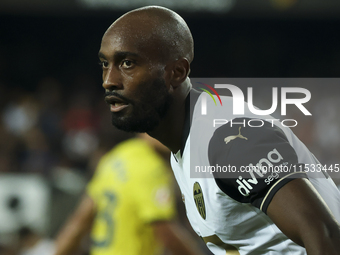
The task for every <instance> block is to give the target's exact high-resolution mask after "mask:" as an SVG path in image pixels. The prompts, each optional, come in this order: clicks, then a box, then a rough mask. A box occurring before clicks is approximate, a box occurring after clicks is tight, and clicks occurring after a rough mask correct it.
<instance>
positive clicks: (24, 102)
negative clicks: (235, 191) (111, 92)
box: [0, 14, 340, 255]
mask: <svg viewBox="0 0 340 255" xmlns="http://www.w3.org/2000/svg"><path fill="white" fill-rule="evenodd" d="M183 16H184V17H185V15H183ZM115 17H118V14H117V15H113V16H110V17H105V18H102V17H92V18H85V17H77V18H70V17H64V18H58V17H53V18H47V17H22V16H10V15H5V16H3V17H0V21H1V22H0V28H1V39H0V254H1V255H12V254H19V253H16V252H17V251H10V250H11V249H13V247H14V248H15V249H14V250H16V248H18V247H20V246H25V245H26V243H27V242H29V240H31V239H32V238H33V239H34V238H38V237H37V236H36V234H35V233H39V234H43V235H44V236H45V237H54V235H55V234H56V232H57V231H58V229H59V228H60V226H61V224H62V223H63V222H64V220H65V219H66V217H67V215H68V214H69V213H70V211H71V210H72V209H73V207H74V205H75V204H76V202H77V200H78V198H79V195H80V194H81V193H82V191H83V189H84V187H85V185H86V183H87V181H88V180H89V178H90V177H91V176H92V173H93V170H94V169H95V166H96V163H97V161H98V159H99V157H100V156H101V155H103V153H104V152H106V151H107V150H108V149H109V148H111V147H112V146H113V145H114V144H116V143H118V142H119V141H121V140H124V139H126V138H127V137H128V136H129V135H127V134H125V133H122V132H119V131H117V130H115V129H114V128H113V127H112V126H111V123H110V113H109V110H108V108H107V106H106V104H105V102H104V100H103V91H102V89H101V83H100V69H99V68H97V69H96V66H95V62H96V54H97V51H98V49H99V44H100V39H101V35H102V34H103V32H104V31H105V29H106V27H107V26H108V25H109V24H110V23H111V21H113V20H114V19H115ZM187 21H188V24H189V26H190V27H191V28H192V31H193V35H194V38H195V39H196V59H195V60H194V62H193V66H192V75H191V76H192V77H218V76H219V77H228V76H229V77H267V76H269V77H275V76H276V77H284V76H286V77H289V76H295V77H296V76H299V77H306V76H309V77H315V76H321V77H328V76H333V77H336V76H339V74H340V46H339V44H338V40H337V39H338V36H339V35H335V34H334V33H333V32H335V31H336V30H334V28H335V27H336V26H337V25H338V24H339V21H337V22H335V24H334V21H324V22H323V23H322V22H319V21H315V20H309V21H306V20H305V21H300V20H295V21H294V20H288V21H283V20H276V21H275V20H274V21H270V22H269V23H268V22H267V21H268V20H255V21H253V22H251V21H250V20H248V21H247V22H246V21H243V20H238V19H236V20H230V19H224V18H223V17H205V18H198V17H197V16H188V17H187ZM332 22H333V23H332ZM331 23H332V24H331ZM5 24H6V25H5ZM216 24H218V25H216ZM231 24H232V26H233V27H234V28H233V29H230V30H227V31H225V33H224V34H222V32H223V31H222V30H221V28H223V29H228V28H230V26H231ZM221 34H222V35H221ZM337 34H338V33H337ZM207 38H208V39H207ZM338 83H339V81H335V82H334V84H332V85H331V86H330V87H327V88H323V87H320V85H313V84H301V85H300V86H301V87H305V88H308V89H309V90H310V91H311V93H312V100H311V101H310V102H309V103H308V109H310V111H311V112H312V114H313V117H310V118H305V119H303V121H301V122H299V125H298V127H296V128H294V129H293V131H294V132H295V133H296V134H297V135H298V137H299V138H300V139H301V140H302V141H303V142H304V143H305V144H306V145H307V147H309V148H310V150H311V151H312V152H313V153H314V154H315V155H316V156H317V157H318V159H319V160H320V161H321V162H322V163H323V164H335V163H340V136H339V133H340V119H339V111H338V109H340V86H339V84H338ZM292 114H293V117H294V113H292ZM298 117H299V116H298ZM32 176H34V177H32ZM339 176H340V175H339V174H338V176H336V175H335V177H336V178H337V177H339ZM337 182H338V184H339V183H340V179H339V178H338V179H337ZM35 192H38V193H39V194H41V193H43V194H44V195H41V197H38V198H37V197H35V198H34V194H35ZM179 203H180V202H179ZM180 215H181V216H182V217H184V216H183V215H184V212H182V211H180ZM32 231H33V232H32ZM30 238H31V239H30ZM46 245H48V244H46ZM6 247H7V248H6ZM85 250H86V249H85Z"/></svg>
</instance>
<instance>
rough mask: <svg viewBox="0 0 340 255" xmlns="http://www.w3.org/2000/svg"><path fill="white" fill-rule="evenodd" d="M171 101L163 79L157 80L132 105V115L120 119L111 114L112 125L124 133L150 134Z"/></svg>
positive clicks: (165, 112) (115, 114)
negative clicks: (137, 101)
mask: <svg viewBox="0 0 340 255" xmlns="http://www.w3.org/2000/svg"><path fill="white" fill-rule="evenodd" d="M140 86H141V87H146V86H145V85H144V84H140ZM172 101H173V100H172V97H171V95H170V94H169V93H168V91H167V88H166V85H165V81H164V79H163V78H159V79H157V80H155V81H154V82H153V84H152V88H149V89H147V91H145V93H143V94H142V95H141V100H140V102H139V103H136V104H133V107H134V112H133V114H132V115H130V116H121V117H120V116H119V113H118V114H117V113H112V124H113V125H114V126H115V127H116V128H118V129H120V130H123V131H126V132H136V133H148V132H151V131H153V130H154V129H155V128H156V127H157V126H158V125H159V123H160V122H161V120H162V119H163V118H164V117H165V116H166V114H167V112H168V110H169V108H170V105H171V104H172ZM151 102H152V103H151ZM117 115H118V116H117Z"/></svg>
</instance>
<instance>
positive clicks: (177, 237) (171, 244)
mask: <svg viewBox="0 0 340 255" xmlns="http://www.w3.org/2000/svg"><path fill="white" fill-rule="evenodd" d="M152 226H153V229H154V232H155V235H156V237H157V239H158V240H159V241H160V242H161V243H162V244H163V245H164V246H165V247H166V248H167V249H168V250H170V251H171V252H172V254H173V255H203V253H202V252H201V251H200V250H199V249H198V248H197V242H196V241H195V240H194V239H193V238H192V237H191V235H190V234H189V232H188V231H187V230H186V229H184V228H183V227H181V226H180V225H179V224H177V223H174V222H168V221H160V222H154V223H152Z"/></svg>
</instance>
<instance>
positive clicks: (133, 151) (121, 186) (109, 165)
mask: <svg viewBox="0 0 340 255" xmlns="http://www.w3.org/2000/svg"><path fill="white" fill-rule="evenodd" d="M87 193H88V195H89V196H90V197H91V198H92V199H93V201H94V202H95V204H96V209H97V215H96V218H95V220H94V224H93V227H92V232H91V238H92V241H93V243H92V247H91V253H90V254H91V255H109V254H110V255H113V254H114V255H137V254H138V255H141V254H142V255H144V254H148V255H153V254H160V253H161V252H162V248H161V246H160V244H158V243H157V242H156V240H155V236H154V233H153V230H152V227H151V226H150V223H151V222H155V221H161V220H171V219H172V218H173V217H174V214H175V203H174V197H173V191H172V178H171V175H170V171H168V170H167V166H166V165H165V163H164V161H163V159H162V158H161V157H160V156H159V155H158V154H157V153H156V152H155V151H154V150H153V148H151V147H150V145H148V144H147V142H145V141H144V140H142V139H138V138H134V139H129V140H127V141H125V142H122V143H121V144H119V145H117V146H116V147H114V148H113V149H112V150H111V151H109V152H108V153H107V154H105V155H104V156H103V157H102V158H101V160H100V161H99V164H98V166H97V169H96V172H95V174H94V176H93V178H92V180H91V181H90V183H89V184H88V186H87Z"/></svg>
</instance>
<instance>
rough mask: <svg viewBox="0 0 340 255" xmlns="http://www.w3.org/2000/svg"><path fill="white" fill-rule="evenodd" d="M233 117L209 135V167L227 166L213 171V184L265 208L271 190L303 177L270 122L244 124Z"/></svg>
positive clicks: (292, 153) (284, 139) (289, 148)
mask: <svg viewBox="0 0 340 255" xmlns="http://www.w3.org/2000/svg"><path fill="white" fill-rule="evenodd" d="M249 120H250V119H249V118H236V119H233V120H232V124H231V123H229V124H225V125H223V126H221V127H219V128H217V129H216V130H215V132H214V134H213V135H212V137H211V139H210V142H209V148H208V158H209V163H210V165H211V166H219V167H223V166H227V167H228V168H225V169H229V170H228V171H225V172H223V171H220V172H214V177H215V180H216V183H217V185H218V186H219V187H220V188H221V189H222V191H224V192H225V193H226V194H227V195H229V196H231V197H232V198H234V199H236V200H237V201H239V202H243V203H252V204H253V205H254V206H256V207H258V208H260V209H262V210H263V211H266V208H267V206H268V205H269V202H270V200H271V198H272V197H273V195H274V194H275V192H276V191H277V190H279V189H280V188H281V187H283V186H284V185H285V184H286V183H288V182H289V181H291V180H292V179H294V178H301V177H306V175H305V173H303V172H302V170H303V169H304V167H303V165H301V164H299V162H298V157H297V154H296V151H295V150H294V148H293V147H292V146H291V144H290V143H289V141H288V139H287V137H286V135H285V133H284V132H283V131H282V130H281V129H280V128H279V127H277V126H275V125H274V124H272V123H270V122H267V121H263V125H262V126H260V125H258V127H251V126H249V125H246V124H245V123H247V122H248V121H249Z"/></svg>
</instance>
